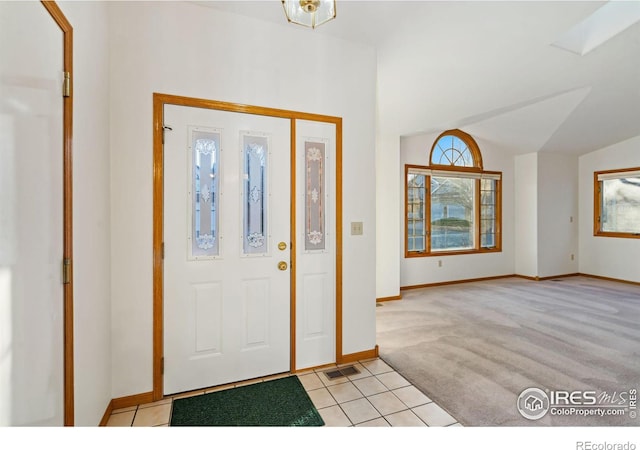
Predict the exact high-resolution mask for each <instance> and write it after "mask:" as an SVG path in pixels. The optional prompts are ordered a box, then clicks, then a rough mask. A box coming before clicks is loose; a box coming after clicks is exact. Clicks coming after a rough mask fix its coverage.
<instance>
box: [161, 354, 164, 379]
mask: <svg viewBox="0 0 640 450" xmlns="http://www.w3.org/2000/svg"><path fill="white" fill-rule="evenodd" d="M160 373H161V374H162V375H164V356H163V357H162V358H160Z"/></svg>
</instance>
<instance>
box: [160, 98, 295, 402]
mask: <svg viewBox="0 0 640 450" xmlns="http://www.w3.org/2000/svg"><path fill="white" fill-rule="evenodd" d="M164 125H165V139H164V319H163V320H164V327H163V329H164V394H165V395H167V394H173V393H177V392H184V391H189V390H194V389H199V388H203V387H208V386H215V385H220V384H225V383H230V382H235V381H241V380H245V379H250V378H256V377H261V376H265V375H270V374H275V373H281V372H288V371H289V370H290V351H291V350H290V348H291V344H290V342H291V331H290V330H291V327H290V320H291V319H290V275H289V274H290V272H289V267H288V266H289V263H290V253H289V251H290V249H289V247H290V240H291V237H290V227H291V224H290V222H291V221H290V201H291V199H290V176H291V175H290V121H289V120H288V119H283V118H276V117H267V116H259V115H252V114H244V113H236V112H226V111H219V110H212V109H205V108H195V107H187V106H176V105H165V107H164Z"/></svg>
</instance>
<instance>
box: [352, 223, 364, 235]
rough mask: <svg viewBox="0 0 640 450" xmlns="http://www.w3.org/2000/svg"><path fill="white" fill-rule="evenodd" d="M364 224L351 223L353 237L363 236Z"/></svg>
mask: <svg viewBox="0 0 640 450" xmlns="http://www.w3.org/2000/svg"><path fill="white" fill-rule="evenodd" d="M362 232H363V231H362V222H351V235H352V236H359V235H361V234H362Z"/></svg>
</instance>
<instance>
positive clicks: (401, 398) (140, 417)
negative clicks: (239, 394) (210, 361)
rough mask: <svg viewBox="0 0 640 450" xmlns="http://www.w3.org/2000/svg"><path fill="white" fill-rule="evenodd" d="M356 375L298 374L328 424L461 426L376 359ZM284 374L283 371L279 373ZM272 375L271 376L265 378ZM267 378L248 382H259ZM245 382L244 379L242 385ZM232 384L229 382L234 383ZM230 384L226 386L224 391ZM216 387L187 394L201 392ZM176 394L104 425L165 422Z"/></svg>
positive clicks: (118, 412)
mask: <svg viewBox="0 0 640 450" xmlns="http://www.w3.org/2000/svg"><path fill="white" fill-rule="evenodd" d="M353 366H355V367H356V368H357V369H358V371H359V372H360V373H358V374H355V375H351V376H348V377H340V378H336V379H334V380H330V379H329V378H328V377H327V376H326V375H325V374H324V372H326V371H327V370H330V369H331V368H330V367H323V368H321V369H316V370H309V371H305V372H300V373H298V374H297V376H298V378H300V381H301V382H302V385H303V386H304V387H305V389H306V390H307V393H308V394H309V397H310V398H311V400H312V401H313V404H314V405H315V407H316V408H317V409H318V411H319V412H320V415H321V416H322V418H323V420H324V422H325V426H327V427H352V426H356V427H426V426H431V427H434V426H435V427H444V426H461V425H460V424H459V423H457V421H456V419H454V418H453V417H451V416H450V415H449V414H448V413H447V412H446V411H445V410H444V409H442V408H441V407H439V406H438V405H436V404H435V403H434V402H433V401H431V399H429V397H427V396H426V395H425V394H424V393H422V392H420V391H419V390H418V389H416V388H415V387H414V386H412V385H411V383H409V382H408V381H407V380H405V379H404V378H403V377H402V376H401V375H400V374H399V373H397V372H396V371H394V370H393V368H392V367H390V366H389V365H387V364H386V363H385V362H384V361H383V360H381V359H378V358H376V359H370V360H365V361H359V362H357V363H355V364H353ZM284 376H286V375H284ZM267 379H271V378H267ZM265 380H266V379H258V380H253V381H251V382H262V381H265ZM241 384H246V383H241ZM241 384H237V385H234V386H239V385H241ZM234 386H225V387H224V388H225V389H228V388H230V387H234ZM219 389H220V388H213V389H205V390H202V391H197V392H193V393H190V394H188V395H202V394H203V393H207V392H213V391H215V390H219ZM180 397H184V395H183V396H175V397H172V398H165V399H163V400H160V401H158V402H154V403H148V404H143V405H138V406H132V407H130V408H123V409H119V410H114V411H113V413H112V414H111V417H110V418H109V421H108V423H107V426H108V427H130V426H132V427H153V426H168V424H169V418H170V417H171V406H172V402H173V399H174V398H180Z"/></svg>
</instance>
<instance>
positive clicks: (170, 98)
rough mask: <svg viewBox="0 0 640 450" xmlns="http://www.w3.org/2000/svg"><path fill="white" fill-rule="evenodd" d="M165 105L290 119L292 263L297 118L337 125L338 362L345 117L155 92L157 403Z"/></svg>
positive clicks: (159, 392) (157, 394) (157, 391)
mask: <svg viewBox="0 0 640 450" xmlns="http://www.w3.org/2000/svg"><path fill="white" fill-rule="evenodd" d="M164 105H176V106H189V107H196V108H205V109H213V110H219V111H228V112H237V113H245V114H253V115H260V116H270V117H280V118H283V119H291V130H290V133H291V135H290V136H291V189H292V190H291V196H292V199H291V210H290V211H291V248H290V251H291V261H292V262H295V252H296V247H295V245H296V241H295V236H296V228H295V222H296V220H295V212H296V209H295V201H294V200H295V181H296V167H295V157H296V145H295V139H296V133H295V130H296V127H295V121H296V120H309V121H314V122H326V123H332V124H334V125H335V126H336V280H335V283H336V299H335V301H336V362H338V361H341V360H342V359H343V355H342V118H341V117H334V116H327V115H321V114H311V113H305V112H299V111H289V110H284V109H276V108H267V107H262V106H252V105H243V104H238V103H228V102H221V101H217V100H207V99H202V98H193V97H183V96H177V95H169V94H161V93H155V92H154V93H153V371H152V372H153V400H154V401H157V400H160V399H162V398H163V397H164V394H163V390H164V389H163V387H164V375H163V370H162V369H163V357H164V342H163V338H164V319H163V318H164V292H163V287H162V286H163V282H164V273H163V260H162V239H163V236H164V195H163V184H164V162H163V161H164V157H163V150H164V149H163V139H162V138H163V133H164V129H163V126H164V117H163V116H164V114H163V113H164ZM292 266H293V267H292V269H291V270H292V271H291V306H290V311H291V327H290V336H291V338H290V352H291V355H290V362H291V371H292V372H293V371H294V370H295V349H296V347H295V340H296V339H295V338H296V334H295V332H296V328H295V311H296V309H295V306H296V305H295V298H296V293H295V286H296V284H295V264H292Z"/></svg>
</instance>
